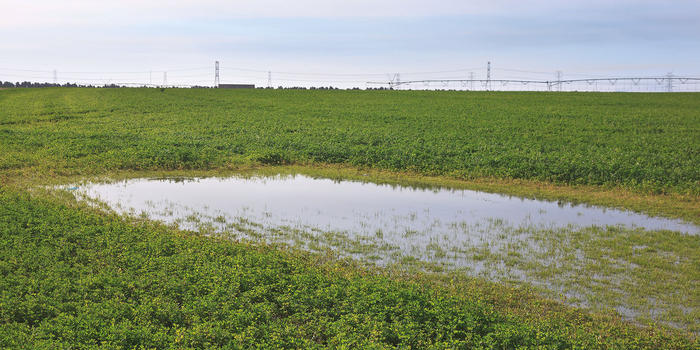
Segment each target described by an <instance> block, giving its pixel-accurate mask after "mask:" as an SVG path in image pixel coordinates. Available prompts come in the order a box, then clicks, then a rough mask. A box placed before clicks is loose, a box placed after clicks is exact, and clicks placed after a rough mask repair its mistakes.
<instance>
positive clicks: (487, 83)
mask: <svg viewBox="0 0 700 350" xmlns="http://www.w3.org/2000/svg"><path fill="white" fill-rule="evenodd" d="M473 76H474V74H473V73H470V78H469V79H419V80H401V75H400V74H399V73H396V74H394V75H393V76H391V78H390V79H389V80H388V81H368V82H367V85H382V86H387V87H389V88H390V89H396V88H400V87H402V86H415V85H422V86H423V87H426V88H427V87H430V86H431V85H433V86H438V87H443V88H448V87H454V86H455V84H459V87H461V88H463V89H466V90H486V91H491V90H505V89H504V88H505V87H506V86H509V85H510V86H511V88H510V89H508V90H518V89H517V88H513V87H512V85H520V87H521V89H519V90H527V89H526V88H525V87H526V86H537V87H538V88H537V89H536V90H547V91H562V90H564V89H565V86H570V85H574V84H577V85H579V86H581V85H582V84H583V87H584V89H583V90H597V88H598V86H599V85H601V84H604V85H607V86H608V87H611V86H612V87H615V86H619V85H621V84H627V86H633V87H639V88H640V89H641V88H642V87H643V86H645V85H646V86H649V85H650V84H651V85H655V87H657V88H662V89H663V90H662V91H667V92H673V91H674V88H675V87H677V86H679V85H693V86H694V87H695V88H694V89H693V88H691V89H690V91H700V90H698V89H697V85H698V84H700V78H693V77H677V76H674V75H673V74H670V73H669V74H668V75H666V76H665V77H634V78H633V77H609V78H608V77H606V78H584V79H562V72H561V71H556V72H555V77H556V79H555V80H527V79H491V62H488V64H487V66H486V79H474V78H473ZM586 87H587V88H586ZM656 90H659V89H656ZM685 91H687V89H686V90H685Z"/></svg>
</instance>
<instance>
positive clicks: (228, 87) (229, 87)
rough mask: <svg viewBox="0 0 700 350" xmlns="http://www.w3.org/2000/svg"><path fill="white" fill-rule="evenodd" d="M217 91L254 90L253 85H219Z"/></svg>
mask: <svg viewBox="0 0 700 350" xmlns="http://www.w3.org/2000/svg"><path fill="white" fill-rule="evenodd" d="M219 89H255V84H219Z"/></svg>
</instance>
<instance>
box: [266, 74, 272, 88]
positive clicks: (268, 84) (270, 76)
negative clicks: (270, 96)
mask: <svg viewBox="0 0 700 350" xmlns="http://www.w3.org/2000/svg"><path fill="white" fill-rule="evenodd" d="M267 87H268V88H271V87H272V71H267Z"/></svg>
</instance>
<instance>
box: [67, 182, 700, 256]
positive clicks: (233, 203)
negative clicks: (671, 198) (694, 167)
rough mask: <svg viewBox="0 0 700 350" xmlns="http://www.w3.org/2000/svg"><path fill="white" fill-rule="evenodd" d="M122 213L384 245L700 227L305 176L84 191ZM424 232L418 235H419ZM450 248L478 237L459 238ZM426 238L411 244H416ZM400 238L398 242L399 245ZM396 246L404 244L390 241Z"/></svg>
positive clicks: (517, 200) (525, 201)
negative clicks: (504, 232) (535, 232)
mask: <svg viewBox="0 0 700 350" xmlns="http://www.w3.org/2000/svg"><path fill="white" fill-rule="evenodd" d="M79 192H80V193H81V194H83V195H86V196H87V197H90V198H94V199H99V200H101V201H103V202H105V203H107V204H109V205H110V206H111V207H113V208H115V209H118V210H119V211H122V212H124V211H132V212H136V213H142V212H143V213H147V214H149V215H152V216H153V218H155V219H160V220H164V221H166V222H175V220H177V219H184V218H186V216H182V215H183V214H186V215H191V214H193V213H196V214H200V215H203V217H206V216H215V217H219V216H222V215H223V216H225V217H229V218H235V217H245V219H247V220H248V221H251V222H256V223H260V224H265V225H266V226H285V227H293V228H314V229H318V230H322V231H334V232H346V233H350V234H354V235H368V234H370V235H374V236H377V234H378V233H379V234H381V235H383V236H384V238H385V239H391V238H392V237H396V236H400V237H403V236H406V235H407V234H408V235H411V234H412V233H415V235H416V236H421V237H422V238H426V237H432V236H435V235H440V234H445V233H454V232H459V231H463V229H464V228H467V227H471V228H478V227H492V226H503V227H532V226H534V227H540V228H566V227H571V226H616V225H622V226H625V227H628V228H637V227H639V228H644V229H647V230H672V231H680V232H684V233H688V234H698V233H700V228H699V227H697V226H695V225H692V224H688V223H684V222H682V221H679V220H672V219H665V218H652V217H649V216H646V215H643V214H638V213H634V212H629V211H622V210H617V209H606V208H601V207H594V206H587V205H572V204H568V203H558V202H552V201H541V200H534V199H523V198H519V197H513V196H506V195H500V194H493V193H485V192H478V191H470V190H451V189H419V188H412V187H401V186H390V185H378V184H374V183H362V182H356V181H335V180H330V179H316V178H311V177H307V176H303V175H295V176H291V175H290V176H276V177H252V178H243V177H231V178H200V179H179V180H173V179H133V180H127V181H122V182H117V183H111V184H91V185H87V186H84V187H81V188H79ZM418 233H420V235H419V234H418ZM454 238H455V240H454V241H453V243H458V242H460V241H462V240H465V239H470V238H473V239H476V238H474V237H454ZM415 239H421V238H412V239H411V241H414V240H415ZM400 240H401V239H400ZM393 243H399V242H393Z"/></svg>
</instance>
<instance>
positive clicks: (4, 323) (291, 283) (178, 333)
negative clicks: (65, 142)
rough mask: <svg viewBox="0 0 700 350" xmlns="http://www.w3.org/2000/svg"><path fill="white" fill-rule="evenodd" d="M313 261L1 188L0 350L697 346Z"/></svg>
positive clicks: (682, 341)
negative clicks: (539, 317) (598, 328)
mask: <svg viewBox="0 0 700 350" xmlns="http://www.w3.org/2000/svg"><path fill="white" fill-rule="evenodd" d="M317 258H319V257H317V256H311V255H304V254H292V253H287V252H284V251H280V250H278V249H274V248H269V247H255V246H249V245H245V244H241V243H235V242H230V241H219V240H216V239H212V238H205V237H201V236H195V235H192V236H187V235H182V234H176V233H174V232H171V231H169V229H167V228H165V227H163V226H158V225H155V224H152V223H143V224H136V225H134V224H129V223H127V222H124V221H123V219H121V218H119V217H117V216H105V215H101V214H95V213H92V212H91V211H90V210H86V209H85V208H72V207H67V206H65V205H61V204H55V203H53V202H49V201H46V200H39V199H30V198H29V196H28V195H26V194H21V195H20V194H16V193H9V192H7V191H2V190H0V347H15V348H20V347H45V348H59V347H79V348H86V347H110V348H134V347H141V348H166V347H177V348H189V347H191V348H204V347H245V348H247V347H262V348H270V347H273V348H278V347H285V348H289V347H291V348H317V347H338V348H393V347H402V348H405V347H413V348H431V347H432V348H485V349H503V348H508V349H510V348H520V347H522V348H530V347H539V348H546V349H564V348H571V347H577V346H578V347H585V348H590V347H591V346H600V347H604V346H606V344H608V345H609V346H619V345H620V344H624V345H625V346H624V347H625V348H635V347H657V346H660V347H668V346H671V347H681V348H682V347H687V348H691V347H692V345H693V344H691V343H688V340H687V339H686V340H684V339H683V338H677V337H673V336H668V335H665V336H663V335H662V336H659V335H658V334H657V335H656V336H649V335H648V334H645V333H643V332H640V331H636V332H630V333H624V332H621V333H620V334H609V335H610V336H611V337H610V338H606V339H599V338H598V337H596V335H595V334H594V333H590V332H584V331H578V332H571V331H570V330H569V329H568V328H567V327H565V326H564V327H562V326H561V325H560V323H559V322H561V319H559V320H557V319H554V320H552V321H547V322H542V323H540V322H533V321H529V322H524V321H523V320H520V319H518V318H516V317H514V316H509V315H507V314H504V313H503V312H499V311H496V309H494V307H493V306H491V305H489V304H488V303H487V302H486V301H484V300H478V299H474V298H467V297H465V296H460V295H450V294H447V293H445V292H440V291H439V290H431V289H428V288H426V287H422V286H420V285H419V284H416V283H412V282H397V281H395V280H392V279H390V278H388V277H384V276H382V275H379V274H372V273H369V274H368V273H362V271H360V270H354V269H352V268H349V267H346V266H344V265H342V264H340V263H338V262H329V263H323V262H321V261H318V260H317ZM630 330H632V329H630ZM628 331H629V330H628ZM610 332H611V333H612V332H620V329H619V328H611V330H610ZM634 344H637V346H630V345H634Z"/></svg>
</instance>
